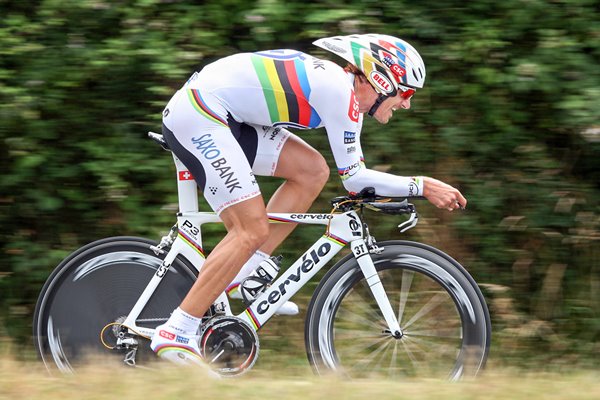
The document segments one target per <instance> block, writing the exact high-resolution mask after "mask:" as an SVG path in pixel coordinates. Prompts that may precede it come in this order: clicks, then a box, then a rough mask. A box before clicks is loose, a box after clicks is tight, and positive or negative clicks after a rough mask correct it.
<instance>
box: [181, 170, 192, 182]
mask: <svg viewBox="0 0 600 400" xmlns="http://www.w3.org/2000/svg"><path fill="white" fill-rule="evenodd" d="M193 179H194V177H193V176H192V174H191V173H190V171H179V180H180V181H191V180H193Z"/></svg>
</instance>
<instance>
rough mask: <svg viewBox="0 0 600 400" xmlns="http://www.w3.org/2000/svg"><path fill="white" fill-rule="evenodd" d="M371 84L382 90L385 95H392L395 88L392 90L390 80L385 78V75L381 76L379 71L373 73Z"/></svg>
mask: <svg viewBox="0 0 600 400" xmlns="http://www.w3.org/2000/svg"><path fill="white" fill-rule="evenodd" d="M370 77H371V82H372V83H373V84H374V85H375V87H376V88H377V89H379V90H381V91H382V92H384V93H391V92H392V90H393V88H392V83H391V82H390V80H389V79H388V78H386V77H385V76H383V74H381V73H380V72H379V71H373V72H371V75H370Z"/></svg>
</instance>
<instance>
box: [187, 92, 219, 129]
mask: <svg viewBox="0 0 600 400" xmlns="http://www.w3.org/2000/svg"><path fill="white" fill-rule="evenodd" d="M187 94H188V98H189V99H190V103H192V106H193V107H194V109H195V110H196V111H198V112H199V113H200V114H201V115H203V116H204V117H206V118H208V119H209V120H211V121H213V122H216V123H217V124H220V125H223V126H228V125H227V121H225V120H223V118H221V117H219V115H218V114H217V113H216V112H214V111H213V110H211V109H210V107H209V106H208V105H207V104H206V102H205V101H204V99H203V98H202V96H201V95H200V91H199V90H198V89H187Z"/></svg>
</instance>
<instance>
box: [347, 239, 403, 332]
mask: <svg viewBox="0 0 600 400" xmlns="http://www.w3.org/2000/svg"><path fill="white" fill-rule="evenodd" d="M369 236H370V235H369ZM350 248H351V249H352V253H353V254H354V257H355V258H356V261H357V262H358V265H359V267H360V269H361V271H362V273H363V275H364V276H365V278H366V280H367V283H368V285H369V288H370V289H371V293H372V294H373V297H374V298H375V301H376V302H377V305H378V306H379V309H380V310H381V313H382V314H383V318H385V322H386V323H387V325H388V328H389V331H384V333H389V334H391V335H392V336H393V337H395V338H396V339H400V338H401V337H402V329H400V324H399V323H398V318H397V317H396V313H395V312H394V310H393V308H392V305H391V304H390V300H389V299H388V297H387V294H386V293H385V289H384V288H383V284H382V283H381V279H379V274H378V273H377V270H376V269H375V264H374V263H373V259H372V258H371V254H370V252H369V246H368V245H367V243H366V242H365V240H364V239H358V240H354V241H352V242H351V243H350Z"/></svg>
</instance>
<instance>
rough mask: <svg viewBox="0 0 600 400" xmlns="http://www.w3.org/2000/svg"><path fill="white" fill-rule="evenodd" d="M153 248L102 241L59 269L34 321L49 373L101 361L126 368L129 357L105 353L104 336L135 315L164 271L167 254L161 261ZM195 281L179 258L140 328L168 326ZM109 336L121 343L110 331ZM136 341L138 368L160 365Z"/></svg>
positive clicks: (139, 241) (131, 241) (128, 240)
mask: <svg viewBox="0 0 600 400" xmlns="http://www.w3.org/2000/svg"><path fill="white" fill-rule="evenodd" d="M151 245H156V243H155V242H153V241H151V240H147V239H143V238H136V237H111V238H106V239H101V240H98V241H95V242H92V243H90V244H88V245H86V246H84V247H82V248H80V249H78V250H76V251H75V252H73V253H72V254H71V255H69V256H68V257H67V258H66V259H65V260H63V261H62V262H61V263H60V264H59V265H58V266H57V267H56V268H55V269H54V271H53V272H52V273H51V274H50V276H49V277H48V279H47V280H46V283H45V284H44V286H43V288H42V290H41V292H40V295H39V297H38V301H37V304H36V307H35V312H34V318H33V338H34V344H35V348H36V350H37V353H38V355H39V356H40V358H41V359H42V361H43V362H44V364H45V365H46V367H47V368H48V370H50V371H52V370H56V369H58V370H60V371H62V372H73V371H74V370H76V369H77V367H78V366H80V365H81V364H83V363H84V362H86V361H87V360H88V359H90V358H93V357H96V356H98V355H99V356H102V357H108V358H109V359H111V360H113V361H116V360H117V359H120V361H121V363H122V362H123V358H124V352H122V351H118V350H108V349H107V348H105V347H104V346H103V345H102V343H101V341H100V332H101V331H102V329H103V328H104V327H105V326H106V325H107V324H109V323H111V322H116V321H118V320H119V318H124V317H125V316H126V315H127V314H128V313H129V312H130V311H131V309H132V307H133V305H134V304H135V302H136V301H137V299H138V298H139V297H140V295H141V293H142V292H143V290H144V288H145V287H146V286H147V284H148V282H149V281H150V279H151V278H152V276H153V275H154V274H155V273H156V270H157V269H158V267H159V266H160V265H161V263H162V260H163V258H164V256H165V255H166V252H165V254H162V255H160V256H157V255H156V254H155V253H154V252H153V251H152V250H151V249H150V246H151ZM195 280H196V270H195V269H194V268H193V267H192V265H191V264H190V263H189V261H187V260H186V259H185V258H183V257H181V256H178V257H177V258H176V259H175V261H174V262H173V264H172V265H171V268H169V271H168V272H167V274H166V276H165V277H164V278H163V280H162V281H161V282H160V285H159V286H158V287H157V289H156V291H155V292H154V294H153V296H152V297H151V298H150V299H149V301H148V304H147V305H146V307H145V308H144V309H143V310H142V312H141V314H140V316H139V318H138V321H136V323H137V324H138V325H140V326H145V327H149V328H153V327H156V326H158V325H159V324H161V323H162V322H164V321H166V319H167V318H168V317H169V315H170V313H171V312H172V311H173V310H174V309H175V308H176V307H177V306H178V305H179V304H180V303H181V301H182V300H183V297H184V296H185V295H186V294H187V292H188V291H189V289H190V288H191V286H192V285H193V283H194V282H195ZM144 320H146V322H143V321H144ZM106 335H108V336H109V339H111V337H110V336H111V335H113V336H112V339H113V340H116V332H114V331H112V330H111V329H108V333H105V336H106ZM137 339H138V341H139V346H138V352H137V357H136V359H137V361H138V364H139V363H140V361H142V362H148V361H149V360H153V359H155V357H154V354H153V353H152V351H151V350H150V346H149V343H148V341H146V340H145V339H143V338H141V337H139V336H138V338H137Z"/></svg>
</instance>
